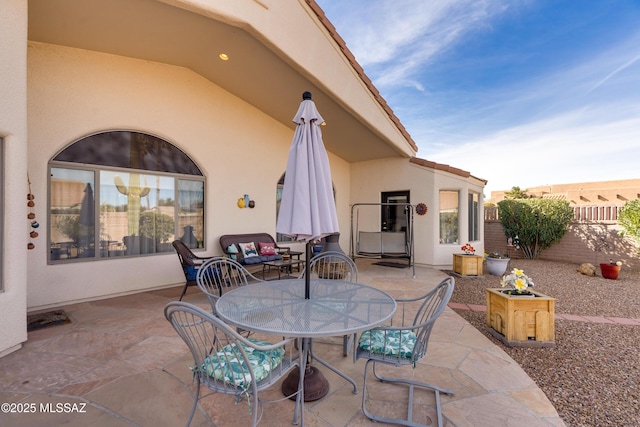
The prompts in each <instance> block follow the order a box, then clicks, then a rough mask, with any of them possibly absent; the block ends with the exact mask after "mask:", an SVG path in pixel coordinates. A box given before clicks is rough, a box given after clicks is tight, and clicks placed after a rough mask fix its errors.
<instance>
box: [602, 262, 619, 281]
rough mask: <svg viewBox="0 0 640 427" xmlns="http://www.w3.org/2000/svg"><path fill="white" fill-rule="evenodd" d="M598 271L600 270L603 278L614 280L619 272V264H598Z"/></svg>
mask: <svg viewBox="0 0 640 427" xmlns="http://www.w3.org/2000/svg"><path fill="white" fill-rule="evenodd" d="M600 271H601V272H602V277H604V278H605V279H611V280H616V279H617V278H618V273H620V266H619V265H615V264H600Z"/></svg>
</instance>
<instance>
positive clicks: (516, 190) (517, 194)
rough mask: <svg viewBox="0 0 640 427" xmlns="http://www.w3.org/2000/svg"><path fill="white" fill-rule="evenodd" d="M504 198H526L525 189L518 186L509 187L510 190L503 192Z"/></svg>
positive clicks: (527, 196)
mask: <svg viewBox="0 0 640 427" xmlns="http://www.w3.org/2000/svg"><path fill="white" fill-rule="evenodd" d="M504 198H505V199H511V200H513V199H528V198H529V195H528V194H527V189H526V188H525V189H524V190H521V189H520V187H511V191H507V192H506V193H504Z"/></svg>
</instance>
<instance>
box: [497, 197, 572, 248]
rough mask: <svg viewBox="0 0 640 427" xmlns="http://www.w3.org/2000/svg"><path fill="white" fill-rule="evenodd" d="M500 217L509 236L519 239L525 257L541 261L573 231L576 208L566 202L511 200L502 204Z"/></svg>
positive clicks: (499, 205) (499, 208)
mask: <svg viewBox="0 0 640 427" xmlns="http://www.w3.org/2000/svg"><path fill="white" fill-rule="evenodd" d="M498 215H499V216H500V222H501V223H502V228H503V229H504V232H505V234H506V235H507V237H511V238H512V239H514V240H515V239H516V236H517V238H518V240H517V241H518V244H519V245H520V247H521V248H522V251H523V253H524V256H525V258H528V259H537V258H538V256H539V255H540V252H542V251H543V250H544V249H546V248H548V247H549V246H551V245H552V244H554V243H557V242H559V241H560V239H562V237H563V236H564V235H565V234H566V232H567V231H568V230H569V225H570V224H571V221H572V220H573V209H572V208H571V207H570V206H569V202H567V201H564V200H549V199H526V200H525V199H511V200H503V201H501V202H499V203H498Z"/></svg>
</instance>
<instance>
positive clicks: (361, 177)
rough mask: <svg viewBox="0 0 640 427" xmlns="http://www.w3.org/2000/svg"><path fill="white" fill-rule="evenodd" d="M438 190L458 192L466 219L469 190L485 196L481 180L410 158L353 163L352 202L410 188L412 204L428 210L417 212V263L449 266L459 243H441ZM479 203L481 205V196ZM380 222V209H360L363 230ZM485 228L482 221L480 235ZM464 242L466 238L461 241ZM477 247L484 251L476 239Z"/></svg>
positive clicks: (464, 232)
mask: <svg viewBox="0 0 640 427" xmlns="http://www.w3.org/2000/svg"><path fill="white" fill-rule="evenodd" d="M439 189H442V190H455V191H458V192H459V208H460V210H459V217H460V218H467V195H468V194H469V192H475V193H479V194H480V195H481V196H482V189H483V187H482V183H481V181H479V180H477V179H475V178H473V177H468V178H465V177H462V176H458V175H454V174H451V173H448V172H443V171H438V170H434V169H431V168H426V167H423V166H420V165H416V164H414V163H410V162H409V160H408V159H402V158H390V159H382V160H375V161H369V162H360V163H355V164H352V165H351V193H352V203H379V202H380V201H381V200H380V193H381V192H385V191H403V190H409V191H410V199H411V204H413V205H414V206H415V205H417V204H418V203H424V204H426V205H427V208H428V211H427V213H426V214H425V215H423V216H420V215H417V214H414V244H415V262H416V264H422V265H430V266H447V265H451V263H452V255H453V254H454V253H460V245H441V244H440V243H439V228H438V224H439V222H438V210H439V193H438V191H439ZM480 204H481V205H482V199H481V201H480ZM365 212H366V213H365ZM367 213H368V215H367ZM379 224H380V221H379V209H376V210H375V212H374V210H371V209H370V208H366V209H365V208H362V209H361V213H360V218H359V229H360V230H361V231H377V230H379V227H380V226H379ZM482 227H483V224H482V220H481V221H480V236H482V235H483V228H482ZM467 232H468V226H467V223H466V221H461V222H460V224H459V234H460V236H466V235H467ZM481 239H482V237H481ZM464 243H466V241H465V242H463V243H462V244H464ZM346 247H348V246H346ZM474 247H475V249H476V251H478V252H479V253H482V251H483V245H482V241H481V240H480V241H478V242H474Z"/></svg>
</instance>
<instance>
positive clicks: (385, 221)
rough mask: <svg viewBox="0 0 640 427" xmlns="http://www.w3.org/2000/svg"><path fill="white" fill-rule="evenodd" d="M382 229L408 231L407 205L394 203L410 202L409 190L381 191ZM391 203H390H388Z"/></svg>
mask: <svg viewBox="0 0 640 427" xmlns="http://www.w3.org/2000/svg"><path fill="white" fill-rule="evenodd" d="M381 202H382V205H381V206H380V209H381V212H380V218H381V223H380V231H404V232H406V231H407V227H408V224H407V222H408V221H407V219H408V215H407V207H406V206H404V205H397V206H394V205H393V204H392V203H410V199H409V191H408V190H407V191H385V192H382V193H381ZM387 204H389V205H387Z"/></svg>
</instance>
